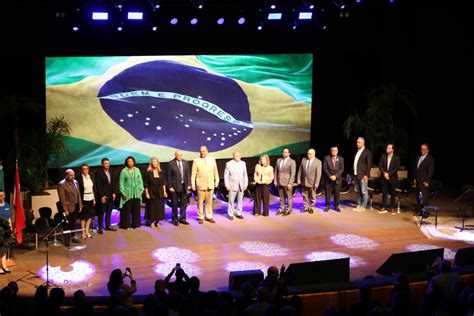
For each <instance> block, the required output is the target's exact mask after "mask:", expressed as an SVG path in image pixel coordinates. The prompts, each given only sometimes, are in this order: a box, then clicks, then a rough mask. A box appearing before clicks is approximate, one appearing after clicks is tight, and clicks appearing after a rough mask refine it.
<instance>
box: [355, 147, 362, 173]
mask: <svg viewBox="0 0 474 316" xmlns="http://www.w3.org/2000/svg"><path fill="white" fill-rule="evenodd" d="M364 149H365V146H364V147H362V148H361V149H359V150H358V151H357V153H356V156H355V158H354V175H355V176H356V175H357V162H359V158H360V155H362V151H363V150H364Z"/></svg>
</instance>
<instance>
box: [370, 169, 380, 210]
mask: <svg viewBox="0 0 474 316" xmlns="http://www.w3.org/2000/svg"><path fill="white" fill-rule="evenodd" d="M367 189H368V191H369V198H370V209H372V203H373V200H374V195H377V194H380V193H382V184H381V182H380V169H379V168H378V167H372V168H370V176H369V181H368V183H367Z"/></svg>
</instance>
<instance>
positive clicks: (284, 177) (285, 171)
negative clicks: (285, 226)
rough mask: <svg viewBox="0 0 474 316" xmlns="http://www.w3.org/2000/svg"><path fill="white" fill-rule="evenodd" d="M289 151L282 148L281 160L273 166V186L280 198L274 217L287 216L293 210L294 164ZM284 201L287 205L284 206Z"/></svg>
mask: <svg viewBox="0 0 474 316" xmlns="http://www.w3.org/2000/svg"><path fill="white" fill-rule="evenodd" d="M290 154H291V152H290V149H289V148H283V152H282V156H283V157H281V158H278V160H277V162H276V165H275V178H274V180H273V184H274V185H275V187H276V188H277V189H278V195H279V197H280V209H279V210H278V212H277V213H276V215H283V216H287V215H290V214H291V212H292V210H293V183H294V182H295V177H296V162H295V160H294V159H291V158H290ZM286 201H288V205H287V206H286V205H285V204H286Z"/></svg>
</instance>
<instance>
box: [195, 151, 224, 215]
mask: <svg viewBox="0 0 474 316" xmlns="http://www.w3.org/2000/svg"><path fill="white" fill-rule="evenodd" d="M199 154H200V157H199V158H196V159H194V161H193V167H192V171H191V186H192V189H193V191H196V190H197V196H198V220H199V224H203V223H204V220H206V221H208V222H211V223H215V222H216V221H215V220H214V219H213V218H212V196H213V194H214V188H216V187H217V186H218V185H219V172H218V171H217V164H216V159H215V158H214V157H211V156H208V150H207V147H206V146H201V148H200V149H199ZM204 200H206V216H204V210H203V204H204Z"/></svg>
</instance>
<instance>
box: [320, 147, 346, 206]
mask: <svg viewBox="0 0 474 316" xmlns="http://www.w3.org/2000/svg"><path fill="white" fill-rule="evenodd" d="M338 152H339V150H338V148H337V147H336V146H334V147H331V155H328V156H326V157H324V162H323V174H324V183H325V194H326V207H325V208H324V211H325V212H327V211H329V204H330V203H331V192H332V191H334V209H335V210H336V212H341V209H340V208H339V196H340V192H341V185H342V173H343V172H344V158H342V157H341V156H339V155H338Z"/></svg>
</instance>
